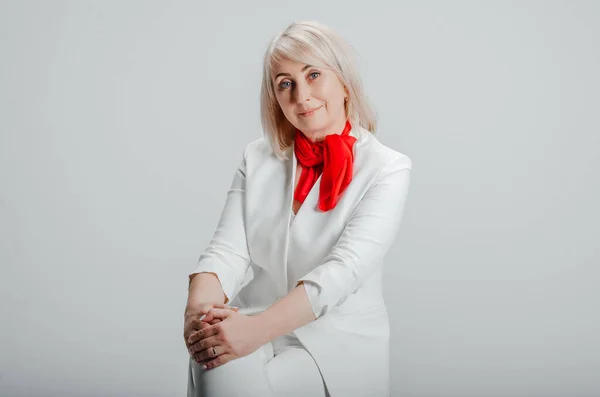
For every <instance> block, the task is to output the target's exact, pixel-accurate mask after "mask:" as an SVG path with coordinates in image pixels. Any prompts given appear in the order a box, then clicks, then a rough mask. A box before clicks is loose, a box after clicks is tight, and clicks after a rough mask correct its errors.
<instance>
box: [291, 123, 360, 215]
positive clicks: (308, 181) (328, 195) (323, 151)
mask: <svg viewBox="0 0 600 397" xmlns="http://www.w3.org/2000/svg"><path fill="white" fill-rule="evenodd" d="M351 129H352V126H351V125H350V122H349V121H348V120H346V126H345V127H344V130H343V131H342V133H341V134H339V135H338V134H330V135H327V136H326V137H325V139H324V140H323V141H320V142H312V141H311V140H310V139H308V138H307V137H306V136H305V135H304V133H302V131H300V130H297V131H296V135H295V137H294V154H295V155H296V158H297V159H298V162H299V163H300V164H302V166H303V168H302V174H301V175H300V180H299V181H298V185H297V186H296V190H295V192H294V199H295V200H298V201H299V202H300V203H304V200H305V199H306V196H308V193H309V192H310V190H311V189H312V187H313V185H314V184H315V182H316V181H317V179H318V178H319V175H321V174H323V176H322V178H321V186H320V189H319V209H320V210H321V211H329V210H330V209H332V208H334V207H335V205H336V204H337V202H338V197H339V196H340V195H341V194H342V192H343V191H344V190H345V189H346V187H347V186H348V185H349V184H350V182H351V181H352V169H353V165H354V153H353V151H352V147H353V146H354V142H356V138H355V137H353V136H351V135H349V134H350V130H351Z"/></svg>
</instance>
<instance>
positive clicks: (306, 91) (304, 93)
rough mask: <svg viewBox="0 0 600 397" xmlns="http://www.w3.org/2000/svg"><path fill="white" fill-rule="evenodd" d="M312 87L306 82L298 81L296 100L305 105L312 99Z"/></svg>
mask: <svg viewBox="0 0 600 397" xmlns="http://www.w3.org/2000/svg"><path fill="white" fill-rule="evenodd" d="M310 98H311V94H310V87H309V86H308V84H306V83H298V84H297V85H296V102H297V103H298V104H299V105H303V106H304V104H305V103H306V102H308V101H310Z"/></svg>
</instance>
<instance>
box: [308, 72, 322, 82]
mask: <svg viewBox="0 0 600 397" xmlns="http://www.w3.org/2000/svg"><path fill="white" fill-rule="evenodd" d="M315 74H316V75H317V77H318V76H320V75H321V73H319V72H312V73H311V74H310V75H309V76H311V77H312V76H313V75H315ZM317 77H315V78H313V80H314V79H316V78H317Z"/></svg>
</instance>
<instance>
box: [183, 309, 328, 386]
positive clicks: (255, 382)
mask: <svg viewBox="0 0 600 397" xmlns="http://www.w3.org/2000/svg"><path fill="white" fill-rule="evenodd" d="M240 312H242V313H243V309H242V310H240ZM187 395H188V397H238V396H244V397H327V396H328V394H327V392H326V390H325V385H324V383H323V379H322V377H321V373H320V372H319V368H318V367H317V364H316V363H315V361H314V360H313V358H312V356H311V355H310V354H309V353H308V352H307V351H306V349H304V347H303V346H302V344H301V343H300V342H299V341H298V340H297V339H296V338H295V337H294V336H291V335H284V336H282V337H280V338H277V339H276V340H274V341H272V342H269V343H266V344H264V345H263V346H261V347H260V348H259V349H258V350H256V351H255V352H253V353H251V354H249V355H247V356H245V357H242V358H238V359H236V360H233V361H230V362H228V363H227V364H224V365H222V366H220V367H217V368H213V369H207V370H203V369H202V367H201V365H200V364H198V363H197V362H196V361H194V360H193V359H192V358H191V357H190V360H189V373H188V389H187Z"/></svg>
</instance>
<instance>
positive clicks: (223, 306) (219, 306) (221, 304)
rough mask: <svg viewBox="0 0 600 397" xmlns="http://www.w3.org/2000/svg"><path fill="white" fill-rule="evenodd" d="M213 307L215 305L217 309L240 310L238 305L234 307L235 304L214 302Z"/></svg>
mask: <svg viewBox="0 0 600 397" xmlns="http://www.w3.org/2000/svg"><path fill="white" fill-rule="evenodd" d="M213 307H216V308H217V309H230V310H235V311H236V312H237V311H238V310H240V308H239V307H235V306H229V305H227V304H225V303H215V304H213Z"/></svg>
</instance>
